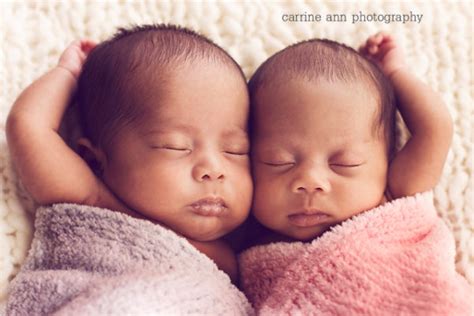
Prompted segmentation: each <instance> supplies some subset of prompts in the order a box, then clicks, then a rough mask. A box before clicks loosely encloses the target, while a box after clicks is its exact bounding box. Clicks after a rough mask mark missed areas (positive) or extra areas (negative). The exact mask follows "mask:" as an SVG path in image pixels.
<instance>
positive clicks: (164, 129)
mask: <svg viewBox="0 0 474 316" xmlns="http://www.w3.org/2000/svg"><path fill="white" fill-rule="evenodd" d="M176 131H180V132H185V133H189V134H191V133H193V132H195V129H194V128H193V127H192V126H189V125H164V126H160V127H157V128H156V127H155V128H153V129H152V130H148V131H146V132H144V133H143V135H145V136H146V135H151V134H168V133H172V132H176Z"/></svg>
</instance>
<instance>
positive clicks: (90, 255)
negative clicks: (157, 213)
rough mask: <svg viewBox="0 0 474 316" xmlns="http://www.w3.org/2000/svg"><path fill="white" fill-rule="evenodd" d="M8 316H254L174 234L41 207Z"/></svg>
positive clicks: (77, 209)
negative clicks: (212, 315) (51, 315)
mask: <svg viewBox="0 0 474 316" xmlns="http://www.w3.org/2000/svg"><path fill="white" fill-rule="evenodd" d="M35 229H36V231H35V235H34V238H33V243H32V247H31V250H30V252H29V255H28V257H27V259H26V262H25V264H24V265H23V267H22V269H21V271H20V273H19V274H18V275H17V277H16V278H15V279H14V280H13V282H12V283H11V293H10V296H9V299H8V304H7V313H8V314H9V315H50V314H53V313H55V314H57V315H105V314H107V315H119V314H120V315H149V314H152V315H210V314H215V315H249V314H251V313H252V309H251V306H250V304H249V303H248V301H247V299H246V298H245V296H244V295H243V294H242V293H241V292H240V291H239V290H238V289H237V288H236V287H235V286H234V285H232V283H231V282H230V279H229V277H228V276H227V275H226V274H225V273H224V272H222V271H220V270H219V269H218V268H217V266H216V265H215V264H214V262H213V261H212V260H211V259H209V258H208V257H206V256H205V255H204V254H202V253H200V252H199V251H197V250H196V249H195V248H194V247H193V246H192V245H191V244H189V242H188V241H187V240H186V239H184V238H182V237H179V236H178V235H176V234H175V233H174V232H172V231H171V230H168V229H165V228H163V227H161V226H159V225H155V224H152V223H150V222H149V221H146V220H141V219H135V218H132V217H130V216H128V215H125V214H120V213H117V212H113V211H109V210H106V209H101V208H95V207H90V206H84V205H75V204H56V205H53V206H51V207H43V208H40V209H39V210H38V214H37V218H36V222H35Z"/></svg>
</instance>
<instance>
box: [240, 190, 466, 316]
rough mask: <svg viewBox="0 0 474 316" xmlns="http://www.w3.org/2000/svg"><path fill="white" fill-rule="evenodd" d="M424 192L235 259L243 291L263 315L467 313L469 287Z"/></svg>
mask: <svg viewBox="0 0 474 316" xmlns="http://www.w3.org/2000/svg"><path fill="white" fill-rule="evenodd" d="M454 254H455V251H454V240H453V238H452V236H451V233H450V231H449V229H448V228H447V227H446V225H445V224H444V222H443V221H442V220H441V219H440V218H439V217H438V216H437V214H436V210H435V209H434V207H433V204H432V202H431V197H430V194H428V193H424V194H418V195H416V196H413V197H407V198H401V199H397V200H394V201H392V202H389V203H386V204H384V205H382V206H379V207H377V208H375V209H372V210H370V211H367V212H364V213H362V214H360V215H358V216H356V217H354V218H353V219H350V220H347V221H345V222H343V223H342V224H340V225H338V226H334V227H333V228H332V229H331V230H330V231H328V232H326V233H325V234H324V235H323V236H321V237H320V238H317V239H315V240H313V241H312V242H310V243H302V242H292V243H286V242H279V243H273V244H268V245H264V246H256V247H253V248H251V249H248V250H247V251H245V252H244V253H242V254H241V256H240V268H241V282H242V288H243V290H244V292H245V293H246V295H247V297H248V298H249V300H250V301H251V302H252V303H253V305H254V307H255V308H256V310H257V311H258V312H259V313H260V314H262V315H275V314H288V313H291V314H292V313H295V312H296V311H298V312H299V313H302V314H305V315H306V314H318V315H354V314H364V315H393V314H410V315H415V314H418V315H421V314H423V315H469V314H470V312H471V308H472V307H471V306H470V304H471V302H472V300H473V292H472V288H471V287H470V286H469V284H468V283H467V281H466V280H465V279H464V278H462V277H461V276H460V275H458V274H457V273H456V271H455V266H454Z"/></svg>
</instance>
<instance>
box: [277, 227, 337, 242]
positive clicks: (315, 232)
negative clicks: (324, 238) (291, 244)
mask: <svg viewBox="0 0 474 316" xmlns="http://www.w3.org/2000/svg"><path fill="white" fill-rule="evenodd" d="M329 228H330V226H324V227H308V228H297V229H291V230H287V231H279V232H278V233H279V234H280V235H281V239H282V240H288V241H302V242H308V241H312V240H313V239H315V238H318V237H320V236H321V235H323V234H324V233H325V232H326V231H328V230H329Z"/></svg>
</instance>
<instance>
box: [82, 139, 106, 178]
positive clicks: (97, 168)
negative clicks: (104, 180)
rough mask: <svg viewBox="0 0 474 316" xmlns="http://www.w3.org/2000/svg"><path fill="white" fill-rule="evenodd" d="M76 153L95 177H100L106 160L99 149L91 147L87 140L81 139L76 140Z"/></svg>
mask: <svg viewBox="0 0 474 316" xmlns="http://www.w3.org/2000/svg"><path fill="white" fill-rule="evenodd" d="M77 153H78V154H79V156H81V158H82V159H84V160H85V161H86V163H87V164H88V165H89V167H90V168H91V169H92V171H93V172H94V174H95V175H96V176H98V177H101V176H102V173H103V172H104V168H105V164H106V159H105V154H104V151H103V150H102V149H101V148H99V147H96V146H95V145H93V144H92V142H91V141H90V140H89V139H87V138H84V137H81V138H79V139H78V140H77Z"/></svg>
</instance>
